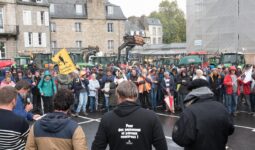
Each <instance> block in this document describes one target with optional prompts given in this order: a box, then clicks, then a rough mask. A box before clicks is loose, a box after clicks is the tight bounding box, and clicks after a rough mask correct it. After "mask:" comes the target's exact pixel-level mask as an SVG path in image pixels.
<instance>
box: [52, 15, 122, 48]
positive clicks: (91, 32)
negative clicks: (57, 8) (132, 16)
mask: <svg viewBox="0 0 255 150" xmlns="http://www.w3.org/2000/svg"><path fill="white" fill-rule="evenodd" d="M51 22H54V23H55V24H56V32H51V41H56V42H57V48H67V49H68V48H76V41H82V48H86V47H88V46H98V47H99V48H100V51H102V52H104V53H112V52H115V53H116V52H117V50H118V47H119V46H120V45H121V44H122V42H123V40H122V39H123V36H124V33H125V32H124V28H125V26H124V21H117V20H92V19H52V20H51ZM76 22H79V23H81V32H75V23H76ZM108 23H113V31H114V32H108V31H107V24H108ZM108 40H114V50H113V51H112V50H108Z"/></svg>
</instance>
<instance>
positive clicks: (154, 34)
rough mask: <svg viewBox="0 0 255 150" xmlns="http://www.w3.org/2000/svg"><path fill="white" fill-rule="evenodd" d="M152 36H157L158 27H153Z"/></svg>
mask: <svg viewBox="0 0 255 150" xmlns="http://www.w3.org/2000/svg"><path fill="white" fill-rule="evenodd" d="M152 34H153V36H156V27H153V29H152Z"/></svg>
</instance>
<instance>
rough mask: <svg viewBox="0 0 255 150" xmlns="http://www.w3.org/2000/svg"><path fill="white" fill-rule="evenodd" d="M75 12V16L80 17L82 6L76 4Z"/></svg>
mask: <svg viewBox="0 0 255 150" xmlns="http://www.w3.org/2000/svg"><path fill="white" fill-rule="evenodd" d="M75 10H76V14H77V15H82V14H83V11H82V5H78V4H76V5H75Z"/></svg>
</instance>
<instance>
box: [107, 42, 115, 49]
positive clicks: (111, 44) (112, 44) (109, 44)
mask: <svg viewBox="0 0 255 150" xmlns="http://www.w3.org/2000/svg"><path fill="white" fill-rule="evenodd" d="M108 49H109V50H113V49H114V41H113V40H108Z"/></svg>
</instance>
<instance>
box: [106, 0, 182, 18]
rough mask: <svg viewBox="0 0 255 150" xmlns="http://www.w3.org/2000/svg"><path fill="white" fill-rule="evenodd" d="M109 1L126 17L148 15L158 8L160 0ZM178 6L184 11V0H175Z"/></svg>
mask: <svg viewBox="0 0 255 150" xmlns="http://www.w3.org/2000/svg"><path fill="white" fill-rule="evenodd" d="M109 1H110V2H111V3H113V4H116V5H119V6H120V7H121V8H122V11H123V12H124V15H125V16H126V17H130V16H142V15H149V14H150V13H151V12H153V11H157V10H158V6H159V4H160V2H161V1H162V0H109ZM177 1H178V5H179V7H180V8H181V9H182V10H183V11H184V12H186V0H177Z"/></svg>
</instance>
